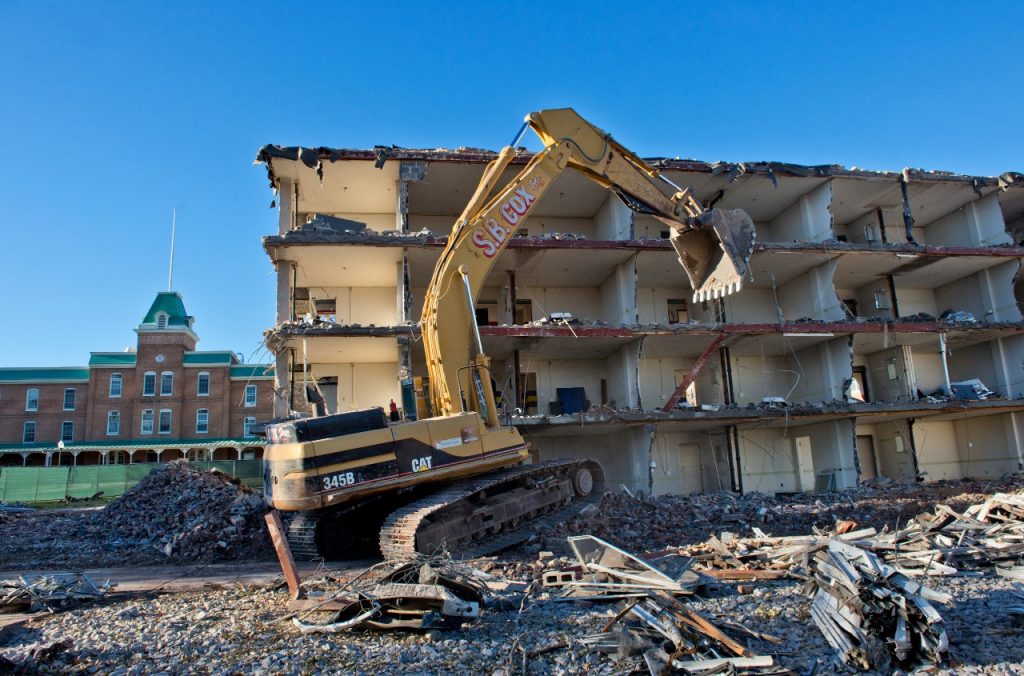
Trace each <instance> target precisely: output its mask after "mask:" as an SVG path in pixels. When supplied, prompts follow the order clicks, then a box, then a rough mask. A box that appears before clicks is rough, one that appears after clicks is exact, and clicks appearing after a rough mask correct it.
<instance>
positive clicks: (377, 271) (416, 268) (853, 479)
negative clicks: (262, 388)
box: [258, 146, 1024, 494]
mask: <svg viewBox="0 0 1024 676" xmlns="http://www.w3.org/2000/svg"><path fill="white" fill-rule="evenodd" d="M493 157H494V154H493V153H490V152H487V151H481V150H475V149H459V150H451V151H449V150H404V149H396V148H379V149H375V150H345V149H334V150H331V149H324V148H321V149H317V150H313V149H300V148H282V147H278V146H267V147H265V148H264V149H263V150H262V151H261V153H260V155H259V157H258V160H259V161H261V162H263V163H265V165H266V167H267V170H268V173H269V177H270V180H271V185H272V187H273V189H274V190H275V191H276V193H277V194H276V197H275V203H274V206H275V207H276V208H278V209H279V229H278V232H277V233H276V234H273V235H270V236H267V237H265V238H264V242H263V243H264V247H265V249H266V251H267V253H268V255H269V256H270V259H271V261H272V262H273V264H274V265H275V267H276V270H277V277H278V285H277V324H276V325H275V326H274V327H272V328H270V329H269V330H268V331H267V341H268V345H269V346H270V347H271V349H272V350H273V351H274V353H275V354H276V359H277V370H276V374H277V379H278V382H277V387H278V392H279V393H284V396H281V397H279V398H278V408H277V410H276V411H275V413H276V414H277V415H284V414H286V413H287V412H288V411H289V410H298V411H308V410H309V408H310V404H309V402H307V401H306V385H307V384H312V383H315V384H316V385H317V386H318V388H319V391H320V392H321V393H322V395H323V397H324V399H325V403H326V407H327V410H328V411H330V412H343V411H348V410H355V409H359V408H365V407H368V406H382V407H384V408H385V410H388V409H389V407H390V406H391V403H392V402H394V403H395V406H396V407H397V408H398V409H399V415H402V416H407V417H413V416H416V415H420V416H423V415H429V413H430V412H429V410H424V408H425V404H424V401H425V398H424V396H423V390H424V388H428V387H429V382H424V380H425V376H426V369H425V365H424V356H423V349H422V344H421V343H420V341H419V331H418V327H417V322H418V319H419V315H420V311H421V307H422V302H423V294H424V290H425V288H426V286H427V282H428V280H429V278H430V275H431V273H432V271H433V269H434V265H435V263H436V261H437V258H438V255H439V254H440V252H441V249H442V246H443V244H444V242H445V237H446V235H447V233H448V232H449V231H450V229H451V226H452V224H453V223H454V222H455V220H456V219H457V218H458V217H459V215H460V213H461V212H462V209H463V207H464V206H465V204H466V202H467V201H468V199H469V197H470V195H471V194H472V193H473V190H474V189H475V187H476V185H477V182H478V181H479V179H480V176H481V174H482V172H483V170H484V166H485V164H486V162H488V161H490V160H491V159H493ZM528 158H529V154H528V153H526V151H522V152H521V153H520V155H519V156H518V157H517V159H516V160H515V161H514V162H513V164H512V166H511V168H510V169H509V170H507V172H506V174H507V176H506V178H507V179H511V178H512V176H513V175H514V174H515V172H516V171H518V169H519V168H521V166H522V164H523V163H525V162H526V160H527V159H528ZM652 163H653V164H654V165H655V166H657V167H658V168H659V169H660V170H662V171H663V172H665V174H666V176H668V177H669V178H670V179H671V180H672V181H674V182H675V183H677V184H679V185H681V186H689V187H690V188H691V189H692V190H693V192H694V194H695V196H696V197H697V198H698V199H699V200H701V201H703V202H705V203H714V204H715V205H716V206H719V207H724V208H741V209H744V210H745V211H746V212H747V213H749V214H750V216H751V217H752V218H753V219H754V222H755V224H756V227H757V231H758V244H757V246H756V249H755V253H754V255H753V256H752V258H751V261H750V268H751V269H750V273H749V275H748V277H747V279H746V280H745V286H744V288H743V290H742V292H740V293H738V294H735V295H731V296H727V297H725V298H722V299H714V300H711V301H708V302H697V303H695V302H693V300H692V298H693V290H692V289H691V288H690V285H689V282H688V279H687V277H686V275H685V274H684V272H683V269H682V268H681V267H680V265H679V263H678V261H677V259H676V254H675V252H674V250H673V248H672V247H671V245H670V243H669V240H668V232H667V230H666V226H665V225H664V224H662V223H661V222H660V221H657V220H656V219H654V218H652V217H647V216H643V215H637V214H635V213H634V212H633V211H631V210H630V209H629V208H627V207H626V206H625V205H624V204H622V203H621V202H620V200H619V199H618V198H617V197H616V196H615V195H613V194H612V193H610V192H608V191H606V190H604V189H602V188H601V187H599V186H597V185H595V184H594V183H592V182H590V181H588V180H586V179H585V178H583V177H581V176H579V175H576V174H573V173H572V172H566V173H564V174H563V175H562V176H561V177H559V179H558V180H557V183H556V184H555V185H554V186H553V187H552V188H551V189H550V190H549V191H548V194H547V196H546V197H545V198H544V199H543V200H542V201H541V202H540V203H539V204H538V205H537V206H536V207H534V210H533V212H532V215H531V217H530V218H529V220H528V221H526V223H525V224H524V225H523V226H522V228H521V229H520V230H519V231H518V232H516V233H515V238H514V239H513V240H512V241H511V243H510V244H509V247H508V249H507V250H506V251H505V253H504V254H503V255H502V256H501V258H500V259H499V260H498V261H497V263H496V265H495V267H494V270H493V272H492V273H491V276H490V278H489V279H488V280H487V281H486V283H485V285H484V292H483V293H482V294H481V296H480V300H479V302H478V304H477V319H478V322H479V324H480V333H481V335H482V338H483V343H484V348H485V351H486V352H487V353H488V354H489V355H490V357H491V358H492V360H493V364H492V374H493V376H494V378H495V380H496V381H497V382H496V383H495V387H496V390H497V391H498V392H499V393H500V400H501V403H502V406H503V409H504V413H505V419H506V420H507V421H509V422H511V423H512V424H515V425H516V426H518V427H519V429H520V430H521V431H522V432H523V434H524V435H525V436H526V437H527V438H528V440H529V441H530V443H531V445H532V448H533V453H534V456H535V458H536V459H549V458H558V457H589V458H594V459H597V460H599V461H600V462H601V463H602V464H603V465H604V466H605V468H606V472H607V476H608V480H609V485H613V486H614V485H623V486H626V487H627V488H629V489H630V490H633V491H645V492H650V493H653V494H666V493H667V494H685V493H692V492H705V491H716V490H735V491H742V492H751V491H759V492H764V493H791V492H799V491H810V490H828V489H834V490H841V489H844V488H850V487H853V486H856V485H857V484H858V482H861V481H866V480H871V479H876V478H878V477H886V478H888V479H891V480H922V481H933V480H939V479H955V478H961V477H975V478H984V477H998V476H1000V475H1002V474H1004V473H1007V472H1013V471H1017V470H1018V469H1020V468H1022V467H1024V464H1022V463H1024V458H1022V451H1021V448H1022V446H1024V398H1022V397H1024V321H1022V316H1021V310H1020V303H1019V300H1018V299H1019V298H1021V297H1024V283H1022V282H1021V280H1019V279H1018V277H1019V274H1018V273H1019V271H1020V265H1021V257H1022V256H1024V247H1022V246H1020V243H1021V241H1022V240H1024V180H1022V179H1021V176H1020V175H1017V174H1004V175H1002V176H1000V177H991V178H990V177H973V176H962V175H953V174H948V173H941V172H925V171H919V170H904V171H902V172H899V173H893V172H875V171H865V170H852V169H845V168H843V167H839V166H814V167H807V166H796V165H786V164H778V163H748V164H724V163H716V164H708V163H704V162H698V161H689V160H655V161H652ZM426 399H429V398H426Z"/></svg>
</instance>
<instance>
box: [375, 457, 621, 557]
mask: <svg viewBox="0 0 1024 676" xmlns="http://www.w3.org/2000/svg"><path fill="white" fill-rule="evenodd" d="M604 486H605V480H604V470H603V469H602V468H601V465H599V464H598V463H597V462H594V461H593V460H551V461H548V462H544V463H539V464H536V465H522V466H518V467H511V468H506V469H502V470H498V471H496V472H490V473H488V474H484V475H481V476H478V477H473V478H470V479H464V480H462V481H459V482H457V483H454V484H452V485H450V486H448V487H447V488H444V489H442V490H440V491H438V492H437V493H433V494H431V495H428V496H427V497H425V498H422V499H420V500H417V501H415V502H412V503H410V504H408V505H406V506H405V507H402V508H401V509H398V510H397V511H395V512H393V513H391V514H390V515H389V516H388V517H387V519H385V521H384V525H383V527H382V528H381V532H380V550H381V554H382V555H383V556H384V558H385V559H404V558H409V557H412V556H413V555H415V554H417V553H421V554H432V553H435V552H436V551H437V550H439V549H441V548H445V549H447V550H448V551H450V552H451V553H453V554H455V555H457V556H460V557H466V558H473V557H477V556H485V555H487V554H493V553H495V552H498V551H500V550H502V549H505V548H507V547H511V546H512V545H515V544H518V543H519V542H522V541H524V540H526V539H527V538H529V537H530V535H531V534H532V533H533V532H534V531H535V530H538V529H543V528H550V527H553V526H555V525H556V524H558V523H560V522H562V521H564V520H565V519H568V518H571V517H573V516H575V515H576V514H578V513H579V512H580V510H582V509H583V508H585V507H587V506H588V505H593V504H596V503H598V502H600V500H601V497H602V496H603V495H604Z"/></svg>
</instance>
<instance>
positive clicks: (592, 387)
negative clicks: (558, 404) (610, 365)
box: [520, 357, 606, 414]
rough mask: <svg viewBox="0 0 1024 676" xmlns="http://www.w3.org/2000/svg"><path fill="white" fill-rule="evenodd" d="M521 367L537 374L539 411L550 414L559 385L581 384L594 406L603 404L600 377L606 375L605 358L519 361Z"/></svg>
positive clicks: (575, 385)
mask: <svg viewBox="0 0 1024 676" xmlns="http://www.w3.org/2000/svg"><path fill="white" fill-rule="evenodd" d="M520 369H521V370H522V371H523V372H524V373H525V372H530V371H532V372H534V373H536V374H537V407H538V408H537V410H538V412H539V413H542V414H548V413H549V411H550V410H551V407H550V403H551V402H553V401H558V388H559V387H582V388H583V389H584V390H585V392H586V396H587V399H589V400H590V403H591V405H600V403H601V379H602V378H605V377H606V370H605V360H603V359H559V360H557V361H555V360H551V361H547V360H545V361H533V362H532V363H530V362H529V360H527V359H526V358H525V357H524V358H522V359H521V360H520Z"/></svg>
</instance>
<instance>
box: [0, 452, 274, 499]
mask: <svg viewBox="0 0 1024 676" xmlns="http://www.w3.org/2000/svg"><path fill="white" fill-rule="evenodd" d="M164 464H166V463H156V462H154V463H137V464H133V465H78V466H74V467H69V466H66V465H63V466H60V467H0V502H3V503H8V504H10V503H16V502H56V501H60V500H64V499H65V498H69V497H70V498H91V497H92V496H94V495H96V494H97V493H103V497H108V498H109V497H117V496H119V495H123V494H124V493H125V492H126V491H128V489H130V488H131V487H132V486H134V485H135V484H137V483H139V482H140V481H141V480H142V478H143V477H144V476H146V475H147V474H149V473H150V472H152V471H153V470H154V469H156V468H157V467H161V466H163V465H164ZM189 465H191V466H192V467H195V468H197V469H201V470H203V471H209V470H211V469H218V470H220V471H221V472H224V473H225V474H229V475H231V476H233V477H237V478H239V479H241V481H242V483H244V484H245V485H247V486H249V487H251V488H255V489H259V488H260V487H261V486H262V485H263V479H262V461H260V460H217V461H212V462H190V463H189Z"/></svg>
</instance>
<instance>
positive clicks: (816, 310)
mask: <svg viewBox="0 0 1024 676" xmlns="http://www.w3.org/2000/svg"><path fill="white" fill-rule="evenodd" d="M836 264H837V262H836V260H835V259H833V260H830V261H827V262H825V263H822V264H821V265H819V266H817V267H815V268H812V269H811V270H808V271H807V273H806V274H803V275H800V276H799V277H797V278H796V279H793V280H790V281H788V282H786V283H785V284H783V285H782V286H780V287H779V290H778V293H779V304H780V305H781V306H782V315H783V317H784V318H785V319H787V320H793V319H801V318H803V317H810V318H812V319H821V320H828V321H838V320H841V319H843V318H844V317H845V316H846V313H845V312H844V311H843V309H842V306H841V305H840V304H839V297H838V296H837V295H836V291H835V285H834V284H833V282H832V277H833V274H834V273H835V269H836Z"/></svg>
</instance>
